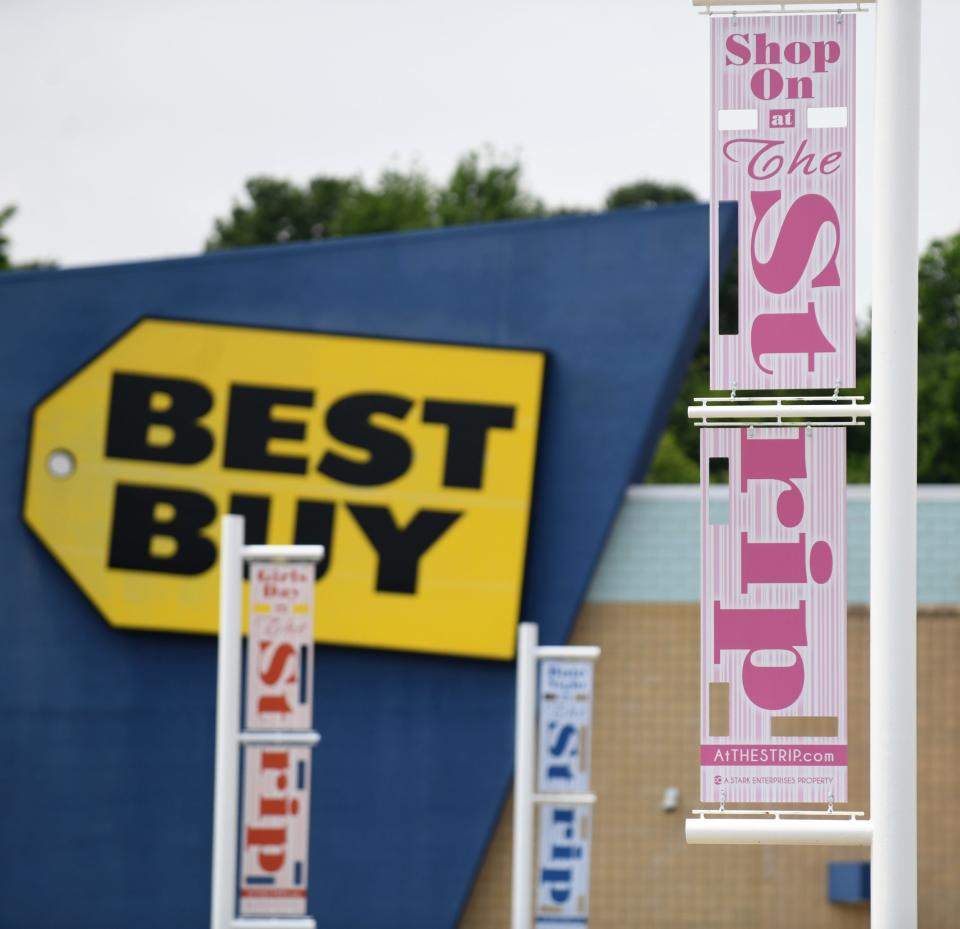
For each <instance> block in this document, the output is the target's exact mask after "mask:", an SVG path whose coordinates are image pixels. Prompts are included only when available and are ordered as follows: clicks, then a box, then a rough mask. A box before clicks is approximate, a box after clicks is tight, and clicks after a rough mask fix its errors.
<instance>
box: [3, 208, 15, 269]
mask: <svg viewBox="0 0 960 929" xmlns="http://www.w3.org/2000/svg"><path fill="white" fill-rule="evenodd" d="M16 212H17V208H16V207H15V206H6V207H4V208H3V209H2V210H0V271H9V270H10V268H11V267H13V266H12V265H11V263H10V255H9V250H10V237H9V236H8V235H7V234H6V232H5V231H4V228H3V227H4V226H6V224H7V223H8V222H10V220H11V219H13V216H14V214H15V213H16Z"/></svg>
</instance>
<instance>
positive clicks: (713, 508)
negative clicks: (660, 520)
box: [700, 427, 847, 803]
mask: <svg viewBox="0 0 960 929" xmlns="http://www.w3.org/2000/svg"><path fill="white" fill-rule="evenodd" d="M711 472H713V473H714V474H715V475H722V474H725V475H726V483H724V484H722V485H720V486H718V485H717V484H713V485H711V484H710V474H711ZM700 474H701V477H700V488H701V515H700V518H701V546H702V551H701V574H702V581H701V582H702V599H701V659H700V660H701V668H700V687H701V718H700V736H701V738H700V764H701V767H700V798H701V800H704V801H708V802H720V801H724V800H725V801H727V802H743V803H754V802H756V803H768V802H772V803H827V802H829V801H830V800H831V798H832V799H833V800H835V801H836V802H838V803H840V802H844V801H845V800H846V799H847V578H846V433H845V430H844V429H842V428H817V429H812V428H803V427H796V428H772V429H768V428H763V429H760V428H758V429H704V430H703V431H702V432H701V440H700Z"/></svg>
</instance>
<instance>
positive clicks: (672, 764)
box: [461, 603, 960, 929]
mask: <svg viewBox="0 0 960 929" xmlns="http://www.w3.org/2000/svg"><path fill="white" fill-rule="evenodd" d="M571 642H573V643H579V644H594V645H599V646H601V648H602V649H603V655H602V657H601V659H600V663H599V664H598V670H597V679H596V703H595V709H594V762H593V772H594V773H593V781H594V788H595V790H596V792H597V794H598V798H599V799H598V803H597V807H596V810H595V814H594V841H593V867H592V875H591V906H590V909H591V919H590V925H591V929H626V927H640V929H713V927H730V929H754V927H756V929H760V927H762V929H828V927H829V929H835V927H836V929H847V927H851V929H852V927H862V929H866V927H867V926H868V925H869V912H868V910H867V908H866V907H865V906H849V905H837V904H830V903H828V902H827V863H828V862H830V861H841V860H863V859H864V858H866V857H868V855H869V850H868V849H857V848H847V849H844V848H803V847H773V846H769V847H763V848H760V847H742V846H741V847H738V846H729V847H721V846H699V847H692V846H687V845H686V843H685V842H684V837H683V826H684V818H685V813H686V812H687V811H688V810H690V809H691V808H692V807H695V806H699V805H700V803H699V798H698V796H697V788H698V770H697V762H698V751H697V746H698V744H699V731H698V719H699V693H698V662H699V648H700V646H699V616H698V608H697V607H696V606H694V605H676V604H670V605H655V604H642V603H629V604H599V603H591V604H587V605H586V606H585V607H584V608H583V610H582V611H581V613H580V616H579V619H578V621H577V624H576V627H575V630H574V635H573V637H572V639H571ZM849 648H850V665H849V672H850V706H849V720H850V796H851V798H852V802H851V803H850V804H849V805H848V808H850V809H862V810H865V811H866V812H867V813H868V814H869V802H868V797H869V792H868V791H869V788H868V751H869V747H868V741H867V739H868V727H869V721H868V702H867V696H868V684H869V682H868V668H869V661H868V659H869V654H868V652H869V622H868V618H867V614H866V611H865V610H863V609H853V610H851V613H850V623H849ZM958 658H960V609H956V610H954V609H951V610H923V611H921V613H920V623H919V662H920V665H919V667H920V694H919V699H920V703H919V708H920V732H919V738H920V798H919V799H920V926H921V929H948V927H949V929H952V927H956V926H960V915H958V914H960V864H958V863H957V856H958V854H960V805H958V804H957V803H956V802H955V796H954V795H955V794H956V792H957V788H958V787H960V780H958V766H960V674H958V673H957V671H956V669H955V663H956V661H957V659H958ZM640 736H642V740H641V738H639V737H640ZM641 741H642V744H640V743H641ZM650 746H658V747H659V750H658V751H656V752H654V751H652V750H651V749H650V748H649V747H650ZM671 786H674V787H679V788H680V795H681V801H680V802H681V806H680V809H679V810H678V811H677V812H676V813H665V812H663V811H662V809H661V800H662V796H663V791H664V789H665V788H666V787H671ZM510 816H511V810H510V804H509V802H508V803H507V805H506V808H505V809H504V811H503V814H502V816H501V819H500V822H499V823H498V825H497V828H496V831H495V834H494V837H493V841H492V842H491V844H490V848H489V850H488V852H487V856H486V859H485V861H484V863H483V865H482V867H481V869H480V873H479V875H478V878H477V881H476V884H475V886H474V889H473V892H472V894H471V897H470V899H469V901H468V904H467V907H466V910H465V913H464V917H463V920H462V922H461V929H508V927H509V906H510V901H509V893H510V854H511V853H510Z"/></svg>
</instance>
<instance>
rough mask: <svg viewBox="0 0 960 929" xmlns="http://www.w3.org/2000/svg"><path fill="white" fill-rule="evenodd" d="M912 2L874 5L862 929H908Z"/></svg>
mask: <svg viewBox="0 0 960 929" xmlns="http://www.w3.org/2000/svg"><path fill="white" fill-rule="evenodd" d="M920 9H921V5H920V0H883V2H882V3H878V4H877V63H876V95H877V96H876V116H875V119H876V124H875V129H874V143H873V157H874V172H875V173H874V191H873V193H874V196H873V211H874V214H873V230H874V239H873V349H872V351H873V359H872V376H871V383H872V397H871V405H872V407H873V426H872V430H871V437H870V469H871V497H870V521H871V522H870V806H871V812H870V818H871V819H872V821H873V849H872V865H871V897H872V899H871V926H872V927H873V929H915V927H916V925H917V581H916V564H917V238H918V219H917V209H918V207H917V199H918V186H919V177H918V144H917V136H918V132H919V119H918V110H919V99H920Z"/></svg>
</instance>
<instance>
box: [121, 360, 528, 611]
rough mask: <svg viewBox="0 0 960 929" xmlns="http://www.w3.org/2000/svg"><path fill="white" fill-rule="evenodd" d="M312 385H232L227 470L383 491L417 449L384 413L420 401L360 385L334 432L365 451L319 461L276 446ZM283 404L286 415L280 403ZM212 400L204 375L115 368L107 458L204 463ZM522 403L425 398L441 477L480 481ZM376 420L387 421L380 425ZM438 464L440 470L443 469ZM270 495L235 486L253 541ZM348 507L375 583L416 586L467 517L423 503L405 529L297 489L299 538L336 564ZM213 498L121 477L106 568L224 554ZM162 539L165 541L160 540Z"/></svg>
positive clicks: (139, 567) (411, 589) (373, 508)
mask: <svg viewBox="0 0 960 929" xmlns="http://www.w3.org/2000/svg"><path fill="white" fill-rule="evenodd" d="M314 401H315V397H314V392H313V391H312V390H303V389H296V388H290V387H268V386H263V385H255V384H233V385H231V388H230V396H229V402H228V408H227V411H226V429H225V433H224V436H225V437H224V441H223V448H222V449H221V450H220V455H221V460H220V463H221V464H222V466H223V468H224V469H226V470H227V471H238V472H243V471H246V472H261V473H269V474H277V475H281V474H288V475H302V476H304V477H309V475H310V474H311V473H312V472H317V473H320V474H323V475H324V476H325V477H326V478H328V479H329V480H333V481H337V482H338V483H341V484H344V485H348V486H355V487H379V486H383V485H385V484H389V483H390V482H391V481H395V480H397V479H398V478H400V477H402V476H403V475H404V474H405V473H406V472H407V471H408V470H409V468H410V466H411V464H412V462H413V454H414V453H413V449H412V448H411V446H410V442H409V441H408V439H407V438H406V436H404V435H403V434H402V433H401V432H400V431H394V430H391V429H387V428H385V427H384V426H383V425H382V424H381V423H382V421H383V419H385V418H386V419H393V420H396V421H397V423H398V424H399V423H401V422H403V421H404V420H406V419H407V417H408V415H409V414H410V412H411V410H412V409H413V407H414V405H415V403H414V400H412V399H410V398H409V397H404V396H401V395H399V394H389V393H355V394H349V395H347V396H344V397H340V398H339V399H337V400H335V401H334V402H333V403H332V404H331V405H330V406H329V408H328V409H327V412H326V417H325V426H326V431H327V434H328V435H329V436H330V437H331V438H333V439H335V440H336V441H337V442H339V443H341V444H342V445H346V446H350V447H352V448H356V449H359V450H360V451H361V453H362V454H360V455H359V456H358V457H356V458H354V457H349V456H345V455H341V454H340V453H338V452H336V451H334V450H332V449H330V450H327V451H326V452H325V453H324V454H323V455H322V456H321V457H320V458H319V460H318V461H316V462H312V461H309V460H308V459H307V457H306V456H304V455H296V454H278V453H276V452H274V451H271V448H270V443H271V441H272V440H274V439H281V440H286V441H287V442H290V441H293V442H301V441H304V439H305V438H306V431H307V425H308V415H307V414H306V412H304V414H303V415H302V416H301V417H300V418H292V417H291V416H290V412H291V410H296V409H297V408H301V409H302V410H304V411H307V410H312V408H313V406H314ZM277 407H284V408H285V414H286V415H284V417H282V418H279V417H276V416H275V409H276V408H277ZM213 408H214V397H213V395H212V394H211V392H210V391H209V390H208V389H207V388H206V387H205V386H204V385H203V384H202V383H200V382H198V381H194V380H188V379H185V378H171V377H154V376H148V375H143V374H135V373H122V372H116V373H114V375H113V382H112V389H111V396H110V416H109V420H108V423H107V437H106V456H107V457H108V458H115V459H125V460H130V461H150V462H162V463H165V464H171V465H179V466H183V467H185V468H189V467H190V466H192V465H197V464H199V463H200V462H203V461H206V460H207V459H208V458H209V457H210V456H211V455H213V454H214V453H215V452H216V451H217V449H216V444H217V443H216V437H215V434H214V432H213V431H211V429H210V428H208V426H207V425H204V424H203V422H201V420H203V419H204V417H206V416H207V415H208V414H210V413H211V412H212V411H213ZM514 414H515V407H513V406H501V405H493V404H482V403H467V402H463V401H452V400H442V399H426V400H424V402H423V404H422V410H421V415H420V419H421V422H423V423H427V424H431V425H435V426H437V427H438V428H442V429H445V430H446V434H445V439H446V446H445V452H444V457H443V467H442V473H438V475H437V478H438V485H439V486H442V487H449V488H458V489H466V490H480V489H481V488H482V486H483V478H484V463H485V458H486V450H487V437H488V434H489V433H490V431H491V430H493V429H513V427H514ZM374 417H377V419H378V422H374ZM438 470H439V469H438ZM270 505H271V500H270V498H269V497H267V496H260V495H256V494H243V493H234V494H232V495H231V497H230V502H229V509H230V512H231V513H239V514H241V515H243V516H245V517H246V521H247V541H248V542H254V543H256V542H264V541H266V537H267V523H268V521H269V518H270ZM338 507H342V508H343V509H345V510H346V511H347V513H349V514H350V517H351V518H352V519H353V520H354V521H355V522H356V524H357V525H358V526H359V528H360V529H361V531H362V532H363V535H364V536H365V538H366V539H367V540H368V541H369V543H370V545H371V546H372V547H373V549H374V550H375V551H376V554H377V559H378V567H377V577H376V589H377V590H378V591H383V592H389V593H405V594H412V593H415V592H416V588H417V569H418V566H419V564H420V559H421V558H422V556H423V555H424V553H425V552H427V551H428V550H429V549H430V548H431V547H432V546H433V545H434V544H435V543H436V542H437V541H438V540H439V539H440V538H441V537H442V536H443V535H444V533H446V532H447V531H448V530H449V529H450V527H451V526H452V525H453V524H454V523H455V522H456V521H457V520H458V519H460V518H461V517H462V516H463V511H462V510H438V509H420V510H418V511H417V512H416V513H415V514H414V516H413V517H412V518H411V519H410V520H409V521H408V522H407V523H406V525H403V526H401V525H399V524H398V523H397V520H396V519H395V517H394V515H393V513H392V512H391V510H390V508H389V507H387V506H382V505H374V504H370V503H366V502H364V503H361V502H343V503H339V502H338V501H333V500H322V499H314V498H311V497H308V496H302V497H299V498H298V499H297V501H296V513H295V520H294V524H295V530H294V540H293V541H294V542H296V543H298V544H321V545H325V546H326V547H327V558H326V560H325V561H323V562H321V564H320V565H319V566H318V576H320V577H322V576H323V574H324V573H325V572H326V571H327V570H328V569H329V567H330V564H331V560H332V554H333V552H332V541H333V528H334V521H335V518H336V513H337V510H338ZM216 515H217V511H216V505H215V504H214V501H213V500H212V499H211V498H210V497H209V496H208V495H207V494H205V493H202V492H200V491H198V490H194V489H186V488H184V487H182V486H175V487H174V486H155V485H146V484H140V483H128V482H122V483H118V484H117V486H116V490H115V495H114V514H113V526H112V529H111V536H110V552H109V566H110V567H111V568H115V569H121V570H130V571H153V572H162V573H167V574H179V575H197V574H203V573H204V572H205V571H208V570H209V569H210V568H211V567H212V566H213V565H214V563H215V561H216V547H215V545H214V543H213V542H212V541H211V540H210V539H209V538H208V537H207V536H206V535H204V534H203V533H204V530H206V529H207V527H209V526H210V524H211V523H212V522H213V521H214V519H215V518H216ZM161 539H162V540H164V544H163V545H157V544H155V542H156V541H158V540H161Z"/></svg>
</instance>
